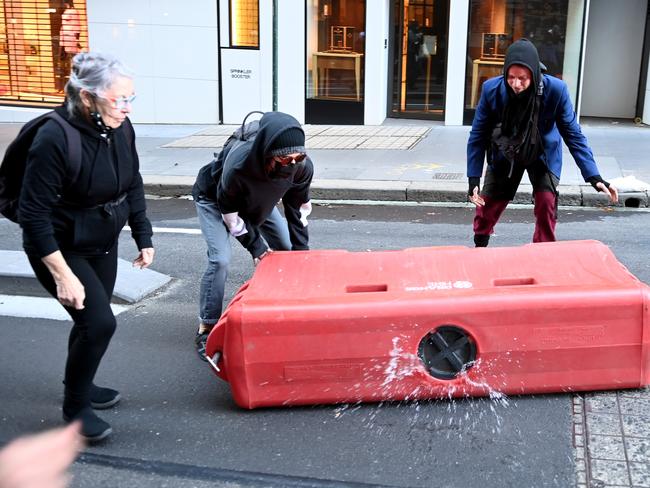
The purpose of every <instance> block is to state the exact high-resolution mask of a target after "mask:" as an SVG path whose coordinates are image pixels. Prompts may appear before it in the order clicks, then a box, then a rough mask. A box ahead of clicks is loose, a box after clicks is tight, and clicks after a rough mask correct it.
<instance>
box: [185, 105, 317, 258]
mask: <svg viewBox="0 0 650 488" xmlns="http://www.w3.org/2000/svg"><path fill="white" fill-rule="evenodd" d="M289 128H298V129H300V130H301V131H302V127H301V126H300V123H299V122H298V121H297V120H296V119H295V118H293V117H292V116H291V115H288V114H285V113H282V112H267V113H265V114H264V115H263V116H262V118H261V119H260V120H259V126H258V128H257V134H256V135H255V137H254V138H250V137H249V136H248V135H247V134H244V135H242V134H241V131H240V130H239V131H238V132H237V133H236V134H235V136H236V139H235V140H234V142H233V141H231V142H230V143H226V146H225V147H224V149H223V150H222V151H221V153H219V154H218V155H217V158H216V159H215V160H214V161H213V162H212V163H211V165H210V166H206V167H204V168H203V169H202V170H201V171H200V172H199V175H198V176H197V180H196V183H195V184H194V189H193V191H192V194H193V196H194V198H195V199H208V200H212V201H213V202H215V203H216V204H217V206H218V207H219V210H220V212H221V213H222V214H230V213H237V214H238V215H239V217H241V218H242V219H243V221H244V223H245V224H246V230H247V233H246V234H243V235H241V236H238V237H237V239H238V240H239V241H240V242H241V244H242V245H243V246H244V247H245V248H246V249H248V251H249V252H250V253H251V255H253V257H258V256H259V255H260V254H262V253H263V252H264V251H265V250H266V244H265V243H264V241H263V239H262V237H261V235H260V232H259V226H260V225H261V224H262V223H264V221H265V220H266V219H267V218H268V217H269V215H270V214H271V212H272V211H273V208H274V207H275V206H276V204H277V203H278V201H279V200H280V199H281V200H282V203H283V207H284V215H285V217H286V218H287V223H288V224H289V236H290V238H291V245H292V249H294V250H299V249H308V233H307V227H305V226H303V224H302V222H301V221H300V206H301V205H303V204H305V203H307V202H308V201H309V186H310V185H311V180H312V177H313V174H314V168H313V164H312V162H311V160H310V159H309V158H308V157H307V158H305V159H304V160H303V162H301V163H298V164H295V165H292V166H291V168H293V170H292V173H291V174H289V175H288V176H287V177H286V178H274V177H272V175H270V174H269V173H268V170H267V161H268V159H269V157H268V156H267V155H268V153H269V151H270V149H269V148H270V147H272V144H273V141H274V140H275V139H276V138H277V137H278V136H279V135H280V134H282V133H283V132H284V131H286V130H287V129H289Z"/></svg>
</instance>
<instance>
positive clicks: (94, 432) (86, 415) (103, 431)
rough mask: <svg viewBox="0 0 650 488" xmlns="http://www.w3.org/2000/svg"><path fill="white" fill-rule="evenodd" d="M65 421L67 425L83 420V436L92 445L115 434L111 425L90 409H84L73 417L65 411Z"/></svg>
mask: <svg viewBox="0 0 650 488" xmlns="http://www.w3.org/2000/svg"><path fill="white" fill-rule="evenodd" d="M63 420H65V421H66V422H67V423H71V422H74V421H75V420H81V435H82V437H83V438H84V439H86V441H87V442H89V443H91V444H94V443H96V442H99V441H102V440H104V439H106V438H107V437H108V436H109V435H111V433H112V432H113V429H112V428H111V426H110V424H109V423H108V422H106V421H104V420H102V419H100V418H99V417H98V416H97V415H96V414H95V412H94V411H93V409H92V408H90V407H86V408H83V409H81V410H80V411H79V412H77V413H75V414H73V415H66V413H65V411H64V412H63Z"/></svg>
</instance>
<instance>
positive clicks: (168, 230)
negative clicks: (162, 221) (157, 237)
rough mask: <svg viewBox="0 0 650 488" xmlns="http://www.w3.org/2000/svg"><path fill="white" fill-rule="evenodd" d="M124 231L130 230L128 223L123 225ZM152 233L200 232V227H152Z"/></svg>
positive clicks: (194, 233)
mask: <svg viewBox="0 0 650 488" xmlns="http://www.w3.org/2000/svg"><path fill="white" fill-rule="evenodd" d="M123 230H125V231H129V232H130V231H131V228H130V227H129V226H128V225H125V226H124V229H123ZM153 233H154V234H193V235H198V234H201V229H190V228H187V227H154V228H153Z"/></svg>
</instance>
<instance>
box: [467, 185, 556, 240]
mask: <svg viewBox="0 0 650 488" xmlns="http://www.w3.org/2000/svg"><path fill="white" fill-rule="evenodd" d="M483 199H484V200H485V206H483V207H476V215H475V216H474V242H475V244H476V245H477V247H485V246H487V243H488V240H489V238H490V235H491V234H492V233H493V232H494V226H495V225H496V223H497V222H498V221H499V218H500V217H501V214H502V213H503V211H504V210H505V209H506V207H507V206H508V203H510V202H509V200H495V199H493V198H491V197H488V196H486V195H484V196H483ZM534 212H535V232H534V233H533V242H552V241H555V224H556V223H557V195H556V194H555V192H551V191H538V192H535V211H534Z"/></svg>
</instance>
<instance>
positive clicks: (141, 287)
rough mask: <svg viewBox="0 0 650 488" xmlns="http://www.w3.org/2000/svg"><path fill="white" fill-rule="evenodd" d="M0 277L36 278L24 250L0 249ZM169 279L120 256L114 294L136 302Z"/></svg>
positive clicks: (126, 300)
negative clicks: (133, 264)
mask: <svg viewBox="0 0 650 488" xmlns="http://www.w3.org/2000/svg"><path fill="white" fill-rule="evenodd" d="M0 277H6V278H33V279H34V280H35V279H36V276H35V275H34V271H33V270H32V267H31V266H30V264H29V260H28V259H27V255H26V254H25V253H24V252H22V251H7V250H2V251H0ZM169 281H171V277H170V276H167V275H165V274H163V273H159V272H157V271H154V270H151V269H138V268H134V267H133V266H132V265H131V263H130V262H128V261H125V260H124V259H121V258H120V259H118V260H117V280H116V282H115V290H114V292H113V295H114V296H115V297H117V298H119V299H121V300H124V301H125V302H127V303H136V302H138V301H140V300H142V298H144V297H145V296H147V295H149V294H151V293H153V292H154V291H156V290H158V289H159V288H161V287H162V286H164V285H166V284H167V283H169ZM3 288H4V287H3ZM31 298H36V297H31Z"/></svg>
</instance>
